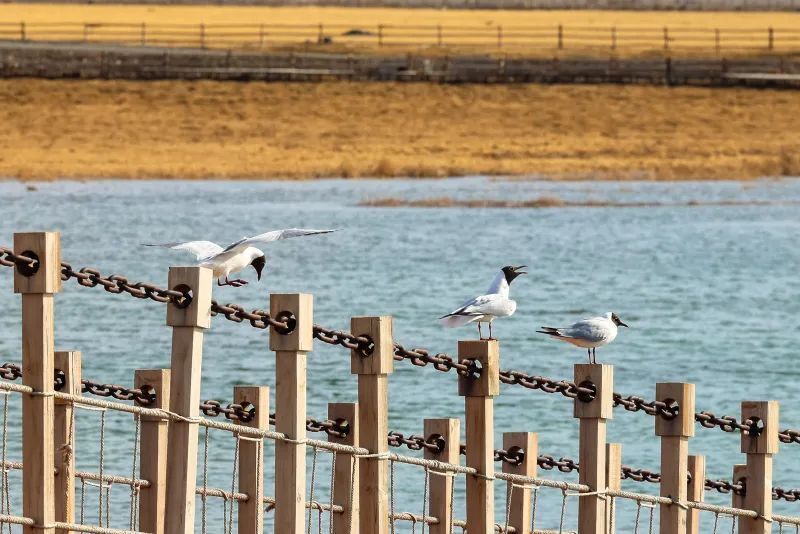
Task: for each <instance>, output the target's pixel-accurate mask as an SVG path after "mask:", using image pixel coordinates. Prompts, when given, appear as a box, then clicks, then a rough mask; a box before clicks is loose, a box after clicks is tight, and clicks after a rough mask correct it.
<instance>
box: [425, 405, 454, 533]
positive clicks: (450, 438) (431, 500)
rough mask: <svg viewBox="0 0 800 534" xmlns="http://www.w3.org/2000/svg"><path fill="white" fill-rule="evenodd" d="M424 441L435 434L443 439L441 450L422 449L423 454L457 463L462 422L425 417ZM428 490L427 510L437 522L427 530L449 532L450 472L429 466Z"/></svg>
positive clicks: (451, 480)
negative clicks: (423, 450) (430, 468)
mask: <svg viewBox="0 0 800 534" xmlns="http://www.w3.org/2000/svg"><path fill="white" fill-rule="evenodd" d="M424 424H425V429H424V436H425V441H428V442H431V441H434V440H436V439H438V438H441V439H442V440H444V449H443V450H441V451H440V452H436V451H430V450H428V449H425V458H426V459H428V460H437V461H439V462H445V463H448V464H456V465H457V464H459V463H460V460H461V458H460V456H461V450H460V449H461V422H460V421H459V420H458V419H425V423H424ZM434 472H437V473H444V474H442V475H436V474H431V475H429V476H430V483H429V486H428V487H429V493H428V514H430V515H432V516H433V517H437V518H438V519H439V522H438V523H436V524H434V525H430V527H429V529H430V530H429V532H430V534H451V532H452V529H451V526H452V523H453V516H452V514H451V511H452V491H453V483H454V482H455V481H454V480H453V478H454V477H453V476H452V474H448V472H447V471H440V470H436V469H432V470H431V473H434Z"/></svg>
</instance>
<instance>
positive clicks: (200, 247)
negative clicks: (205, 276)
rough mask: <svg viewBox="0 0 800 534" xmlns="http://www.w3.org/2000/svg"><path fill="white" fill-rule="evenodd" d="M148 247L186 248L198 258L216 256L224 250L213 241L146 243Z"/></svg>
mask: <svg viewBox="0 0 800 534" xmlns="http://www.w3.org/2000/svg"><path fill="white" fill-rule="evenodd" d="M144 246H146V247H164V248H171V249H173V250H185V251H187V252H191V253H192V254H194V255H195V257H196V258H197V259H198V260H202V259H204V258H207V257H209V256H214V255H215V254H219V253H220V252H222V247H221V246H219V245H217V244H216V243H212V242H211V241H184V242H183V243H144Z"/></svg>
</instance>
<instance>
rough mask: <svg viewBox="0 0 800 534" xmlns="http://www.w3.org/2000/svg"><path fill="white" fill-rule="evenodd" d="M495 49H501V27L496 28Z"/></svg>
mask: <svg viewBox="0 0 800 534" xmlns="http://www.w3.org/2000/svg"><path fill="white" fill-rule="evenodd" d="M497 48H503V27H502V26H498V27H497Z"/></svg>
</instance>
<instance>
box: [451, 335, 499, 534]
mask: <svg viewBox="0 0 800 534" xmlns="http://www.w3.org/2000/svg"><path fill="white" fill-rule="evenodd" d="M458 359H459V361H463V360H472V361H474V362H476V363H477V364H478V365H479V368H480V370H481V371H480V375H478V376H463V375H459V377H458V394H459V395H461V396H462V397H464V408H465V421H466V435H467V466H469V467H472V468H474V469H476V470H477V474H475V475H467V480H466V485H467V530H468V531H469V532H470V534H493V533H494V397H495V396H496V395H498V394H499V393H500V369H499V366H500V345H499V343H498V342H497V341H496V340H482V341H459V342H458Z"/></svg>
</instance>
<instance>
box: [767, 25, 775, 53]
mask: <svg viewBox="0 0 800 534" xmlns="http://www.w3.org/2000/svg"><path fill="white" fill-rule="evenodd" d="M767 48H768V49H769V50H770V51H772V50H774V49H775V29H774V28H772V27H770V28H769V29H768V30H767Z"/></svg>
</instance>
